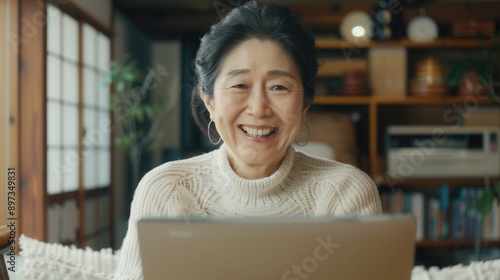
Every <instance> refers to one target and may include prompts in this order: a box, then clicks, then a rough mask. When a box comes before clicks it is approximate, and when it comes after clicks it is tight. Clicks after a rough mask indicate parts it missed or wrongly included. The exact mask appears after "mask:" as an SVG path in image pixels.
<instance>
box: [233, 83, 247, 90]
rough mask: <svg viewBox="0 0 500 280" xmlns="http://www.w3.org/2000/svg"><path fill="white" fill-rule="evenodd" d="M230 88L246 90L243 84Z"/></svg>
mask: <svg viewBox="0 0 500 280" xmlns="http://www.w3.org/2000/svg"><path fill="white" fill-rule="evenodd" d="M232 88H238V89H245V88H248V87H247V86H246V85H245V84H237V85H233V86H232Z"/></svg>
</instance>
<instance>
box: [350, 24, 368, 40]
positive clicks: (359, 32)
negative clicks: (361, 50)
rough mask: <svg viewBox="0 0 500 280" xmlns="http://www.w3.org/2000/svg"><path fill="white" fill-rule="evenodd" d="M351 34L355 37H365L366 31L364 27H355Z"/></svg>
mask: <svg viewBox="0 0 500 280" xmlns="http://www.w3.org/2000/svg"><path fill="white" fill-rule="evenodd" d="M351 33H352V35H353V36H354V37H358V38H359V37H363V36H365V34H366V30H365V28H364V27H363V26H359V25H358V26H354V27H353V28H352V30H351Z"/></svg>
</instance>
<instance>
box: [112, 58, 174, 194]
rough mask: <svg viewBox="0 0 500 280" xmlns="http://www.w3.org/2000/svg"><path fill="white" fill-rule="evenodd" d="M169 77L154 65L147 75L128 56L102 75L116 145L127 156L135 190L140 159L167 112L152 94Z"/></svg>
mask: <svg viewBox="0 0 500 280" xmlns="http://www.w3.org/2000/svg"><path fill="white" fill-rule="evenodd" d="M166 76H168V72H167V71H166V69H165V67H164V66H162V65H160V64H157V65H155V66H154V67H153V68H150V69H148V71H147V72H144V71H142V70H141V69H139V67H138V65H137V60H136V59H134V58H132V57H131V56H130V55H127V56H126V57H125V59H124V63H123V64H121V63H119V62H117V61H113V62H111V64H110V71H109V73H108V74H107V75H106V76H105V84H106V85H107V86H109V85H111V88H112V92H111V110H112V112H113V113H114V117H115V125H117V126H119V129H121V132H122V133H121V134H119V135H117V136H116V137H115V139H114V142H115V144H116V145H117V146H118V147H119V148H121V149H122V150H124V151H125V152H126V154H127V157H128V160H129V163H130V167H131V182H130V183H131V186H132V187H135V186H136V185H137V184H138V182H139V180H140V176H141V158H142V155H143V154H144V153H145V152H146V151H148V150H149V149H150V148H151V147H152V145H153V143H154V142H153V140H154V138H155V135H156V134H157V132H158V129H159V127H160V125H161V121H162V118H161V116H162V115H163V114H164V113H165V112H166V107H165V105H164V104H165V103H164V101H163V100H161V99H160V98H159V97H157V96H153V95H152V90H154V89H155V88H156V87H157V86H158V84H159V83H161V82H162V80H163V79H164V78H165V77H166Z"/></svg>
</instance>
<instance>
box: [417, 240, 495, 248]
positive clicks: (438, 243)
mask: <svg viewBox="0 0 500 280" xmlns="http://www.w3.org/2000/svg"><path fill="white" fill-rule="evenodd" d="M474 242H475V241H474V240H471V239H445V240H431V239H427V240H420V241H417V244H416V245H417V247H471V246H474ZM481 246H500V240H481Z"/></svg>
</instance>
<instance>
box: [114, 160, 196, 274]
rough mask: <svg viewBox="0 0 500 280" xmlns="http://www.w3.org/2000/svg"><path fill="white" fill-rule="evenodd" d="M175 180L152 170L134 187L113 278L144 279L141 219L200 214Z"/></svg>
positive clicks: (166, 174)
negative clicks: (126, 228) (125, 229)
mask: <svg viewBox="0 0 500 280" xmlns="http://www.w3.org/2000/svg"><path fill="white" fill-rule="evenodd" d="M175 177H177V176H175V175H173V176H172V174H168V172H159V169H156V170H152V171H150V172H149V173H148V174H146V175H145V176H144V177H143V178H142V180H141V182H140V183H139V185H138V186H137V189H136V190H135V193H134V198H133V201H132V205H131V209H130V217H129V220H128V230H127V234H126V235H125V238H124V240H123V244H122V248H121V250H120V259H119V262H118V266H117V270H116V271H115V274H114V279H117V280H118V279H119V280H136V279H144V278H143V273H142V264H141V258H140V248H139V238H138V232H137V222H138V221H139V220H140V219H141V218H143V217H148V218H158V217H175V216H190V215H201V213H200V212H201V210H200V208H199V207H198V204H197V203H196V202H195V201H193V199H192V196H191V195H189V193H188V191H187V190H186V189H185V188H183V186H182V185H183V184H182V180H179V179H178V178H175Z"/></svg>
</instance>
